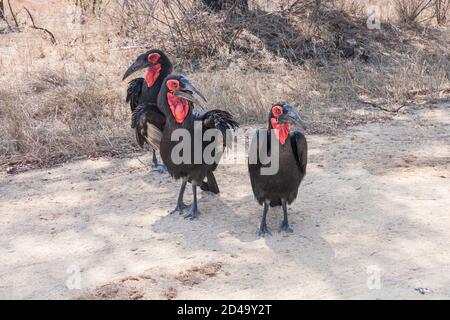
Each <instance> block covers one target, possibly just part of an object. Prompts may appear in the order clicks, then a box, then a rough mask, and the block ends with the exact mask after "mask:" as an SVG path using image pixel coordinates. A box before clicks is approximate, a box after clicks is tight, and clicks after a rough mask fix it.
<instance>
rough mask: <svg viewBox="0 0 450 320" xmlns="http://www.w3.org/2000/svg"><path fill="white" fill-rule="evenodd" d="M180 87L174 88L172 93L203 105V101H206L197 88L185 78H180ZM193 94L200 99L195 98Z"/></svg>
mask: <svg viewBox="0 0 450 320" xmlns="http://www.w3.org/2000/svg"><path fill="white" fill-rule="evenodd" d="M180 83H181V88H180V89H178V90H176V91H175V92H174V93H173V94H174V95H175V96H177V97H181V98H184V99H187V100H189V101H191V102H193V103H196V104H199V105H203V104H204V103H203V102H208V101H207V100H206V98H205V97H204V96H203V94H202V93H201V92H200V91H198V90H197V88H196V87H194V86H193V85H192V84H191V83H190V82H189V81H188V80H187V79H181V81H180ZM195 95H197V96H199V97H200V98H201V100H202V101H201V100H199V99H197V98H196V97H195Z"/></svg>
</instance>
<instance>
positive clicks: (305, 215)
mask: <svg viewBox="0 0 450 320" xmlns="http://www.w3.org/2000/svg"><path fill="white" fill-rule="evenodd" d="M308 140H309V146H310V157H309V165H308V174H307V177H306V179H305V180H304V183H303V184H302V185H301V188H300V189H301V190H300V196H299V198H298V199H297V201H296V202H295V203H294V204H293V205H292V207H291V208H290V219H291V222H292V224H293V227H294V233H293V234H291V235H284V234H279V233H277V232H274V235H273V236H272V237H267V238H259V237H257V235H256V231H257V228H258V224H259V219H260V213H261V209H260V207H259V206H258V205H257V203H256V202H255V201H254V199H253V195H252V192H251V188H250V183H249V179H248V175H247V169H246V167H245V166H234V167H233V166H221V167H220V168H219V170H218V174H217V176H218V181H219V185H220V187H221V191H222V192H221V194H220V196H214V195H211V194H208V193H201V195H200V200H199V206H200V210H201V211H202V215H201V216H200V218H199V220H198V221H195V222H190V221H187V220H185V219H183V218H182V217H181V216H179V215H168V210H169V209H172V206H173V205H174V201H175V196H176V194H177V191H178V187H179V182H174V181H172V180H171V179H170V177H169V176H168V175H162V176H161V175H159V174H157V173H149V172H148V168H146V167H145V166H144V165H143V163H141V162H140V161H139V160H138V159H137V158H139V159H140V160H142V161H144V162H145V163H147V161H148V159H149V157H148V155H147V154H146V155H142V154H141V155H137V156H136V157H134V158H124V159H120V158H114V159H98V160H85V161H78V162H72V163H67V164H65V165H64V166H62V167H58V168H54V169H47V170H34V171H29V172H26V173H22V174H18V175H1V176H0V212H1V215H0V226H1V233H0V256H1V261H0V298H25V299H35V298H63V299H65V298H79V297H81V298H113V299H114V298H130V299H137V298H144V299H155V298H163V299H173V298H179V299H184V298H189V299H198V298H212V299H219V298H225V299H228V298H238V299H240V298H249V299H253V298H277V299H284V298H294V299H298V298H319V299H328V298H339V299H346V298H356V299H359V298H370V299H375V298H377V299H389V298H413V299H414V298H418V299H421V298H450V245H449V243H450V241H449V239H450V196H449V194H450V148H449V146H450V109H449V104H447V105H445V104H444V105H443V106H441V107H434V108H431V109H429V110H427V111H420V110H414V109H411V110H409V111H408V112H407V113H406V114H400V115H398V116H396V117H395V119H394V120H392V121H389V122H386V123H383V124H369V125H364V126H359V127H355V128H352V129H350V130H348V131H346V132H344V133H342V134H339V135H337V136H334V137H330V136H309V137H308ZM190 195H191V193H190V192H188V193H187V198H186V199H187V200H189V199H190ZM280 221H281V212H280V211H279V210H275V211H272V212H271V214H270V219H269V227H271V229H272V231H276V230H277V228H278V224H279V222H280ZM78 271H79V272H78ZM78 285H79V286H78ZM78 288H79V289H78ZM420 288H422V289H420ZM420 290H422V293H423V294H422V293H420V292H419V291H420Z"/></svg>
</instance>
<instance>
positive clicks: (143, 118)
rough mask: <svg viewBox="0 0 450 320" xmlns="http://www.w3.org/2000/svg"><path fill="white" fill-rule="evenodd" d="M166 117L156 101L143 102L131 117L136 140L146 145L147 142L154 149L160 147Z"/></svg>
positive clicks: (140, 144)
mask: <svg viewBox="0 0 450 320" xmlns="http://www.w3.org/2000/svg"><path fill="white" fill-rule="evenodd" d="M164 124H165V117H164V115H163V114H162V113H161V112H160V111H159V109H158V106H157V105H156V104H154V103H143V104H140V105H138V106H137V107H136V109H135V110H134V111H133V114H132V117H131V127H132V128H134V129H135V135H136V141H137V143H138V144H139V146H141V148H142V147H144V144H145V143H147V144H148V145H149V146H151V147H152V148H153V149H158V148H159V142H160V140H161V134H162V130H163V128H164Z"/></svg>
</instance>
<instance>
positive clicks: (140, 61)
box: [122, 54, 152, 81]
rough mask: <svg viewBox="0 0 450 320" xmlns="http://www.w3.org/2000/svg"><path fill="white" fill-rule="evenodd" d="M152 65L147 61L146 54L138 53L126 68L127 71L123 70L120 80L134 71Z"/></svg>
mask: <svg viewBox="0 0 450 320" xmlns="http://www.w3.org/2000/svg"><path fill="white" fill-rule="evenodd" d="M151 65H152V63H151V62H149V61H147V56H146V55H145V54H143V55H140V56H139V57H138V58H137V59H136V61H135V62H133V64H132V65H131V66H130V67H129V68H128V70H127V72H125V74H124V76H123V78H122V81H123V80H125V79H126V78H128V77H129V76H130V75H131V74H133V73H135V72H136V71H139V70H142V69H144V68H147V67H150V66H151Z"/></svg>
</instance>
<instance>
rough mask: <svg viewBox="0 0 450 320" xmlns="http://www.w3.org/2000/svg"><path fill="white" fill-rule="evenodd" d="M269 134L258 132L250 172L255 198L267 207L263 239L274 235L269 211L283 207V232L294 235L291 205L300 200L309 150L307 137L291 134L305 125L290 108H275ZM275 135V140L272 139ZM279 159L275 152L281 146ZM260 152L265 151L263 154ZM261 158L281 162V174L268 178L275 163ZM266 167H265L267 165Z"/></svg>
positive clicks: (277, 106) (250, 160)
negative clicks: (268, 214)
mask: <svg viewBox="0 0 450 320" xmlns="http://www.w3.org/2000/svg"><path fill="white" fill-rule="evenodd" d="M268 122H269V123H268V130H258V131H257V132H256V136H255V137H254V138H253V140H252V143H251V148H250V154H249V164H248V170H249V173H250V182H251V185H252V189H253V194H254V195H255V197H256V200H257V201H258V202H259V204H261V205H263V214H262V219H261V226H260V228H259V233H258V234H259V235H260V236H264V235H265V234H269V235H270V234H271V233H270V230H269V229H268V228H267V223H266V216H267V212H268V210H269V207H275V206H282V208H283V216H284V218H283V222H282V223H281V226H280V231H285V232H293V230H292V228H291V227H290V226H289V222H288V212H287V205H288V204H291V203H292V202H293V201H294V200H295V199H296V198H297V193H298V188H299V186H300V182H301V181H302V179H303V177H304V176H305V174H306V163H307V156H308V146H307V143H306V138H305V136H304V135H303V134H302V133H301V132H300V131H296V130H291V127H292V125H293V124H303V125H304V123H303V121H302V119H301V118H300V116H299V114H298V113H297V112H296V111H295V110H294V109H293V108H292V107H291V106H290V105H288V104H286V103H278V104H275V105H274V106H273V107H272V109H271V110H270V112H269V121H268ZM272 134H274V137H273V138H275V139H272ZM271 143H277V146H278V155H277V154H276V153H277V152H275V150H276V149H277V148H274V147H277V146H273V145H271ZM260 148H261V149H262V148H264V149H266V150H263V152H262V153H261V152H260ZM261 155H268V156H269V157H270V158H267V159H271V161H272V162H273V161H278V170H277V171H276V173H274V174H264V173H263V172H262V169H263V168H265V167H266V168H267V167H269V166H270V165H273V163H269V161H262V156H261ZM263 163H264V164H263Z"/></svg>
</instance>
